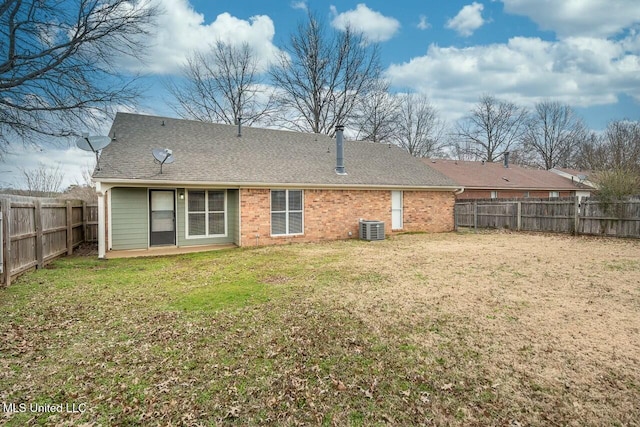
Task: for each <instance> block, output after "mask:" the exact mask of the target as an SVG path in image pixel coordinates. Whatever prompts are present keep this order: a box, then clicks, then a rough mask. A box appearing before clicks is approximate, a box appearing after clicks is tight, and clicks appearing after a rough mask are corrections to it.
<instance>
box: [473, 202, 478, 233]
mask: <svg viewBox="0 0 640 427" xmlns="http://www.w3.org/2000/svg"><path fill="white" fill-rule="evenodd" d="M473 229H474V230H476V231H477V230H478V202H476V201H474V202H473Z"/></svg>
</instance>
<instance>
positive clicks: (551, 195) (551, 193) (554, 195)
mask: <svg viewBox="0 0 640 427" xmlns="http://www.w3.org/2000/svg"><path fill="white" fill-rule="evenodd" d="M559 197H560V192H559V191H549V198H550V199H557V198H559Z"/></svg>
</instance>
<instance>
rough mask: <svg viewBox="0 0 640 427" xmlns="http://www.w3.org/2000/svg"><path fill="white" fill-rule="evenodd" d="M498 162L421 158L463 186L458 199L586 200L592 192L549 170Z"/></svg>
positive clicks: (507, 157)
mask: <svg viewBox="0 0 640 427" xmlns="http://www.w3.org/2000/svg"><path fill="white" fill-rule="evenodd" d="M508 159H509V156H508V155H507V156H505V161H504V162H500V163H491V162H477V161H462V160H441V159H424V162H425V163H426V164H428V165H429V166H431V167H432V168H433V169H436V170H437V171H439V172H441V173H442V174H444V175H446V176H447V177H449V178H451V179H452V180H453V181H454V182H456V183H458V184H459V185H461V186H464V192H463V193H461V194H458V195H457V198H458V199H514V198H527V197H531V198H537V199H546V198H557V197H573V196H579V197H589V195H590V194H591V192H592V191H593V190H594V188H593V187H591V186H589V185H587V184H586V183H585V182H579V181H578V180H571V179H569V178H566V177H564V176H561V175H558V174H556V173H553V172H551V171H547V170H540V169H529V168H525V167H522V166H518V165H513V164H509V160H508Z"/></svg>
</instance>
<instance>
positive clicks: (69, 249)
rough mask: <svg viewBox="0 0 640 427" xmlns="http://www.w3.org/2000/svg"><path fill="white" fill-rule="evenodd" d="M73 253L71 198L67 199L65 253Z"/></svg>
mask: <svg viewBox="0 0 640 427" xmlns="http://www.w3.org/2000/svg"><path fill="white" fill-rule="evenodd" d="M72 253H73V208H72V207H71V200H67V255H71V254H72Z"/></svg>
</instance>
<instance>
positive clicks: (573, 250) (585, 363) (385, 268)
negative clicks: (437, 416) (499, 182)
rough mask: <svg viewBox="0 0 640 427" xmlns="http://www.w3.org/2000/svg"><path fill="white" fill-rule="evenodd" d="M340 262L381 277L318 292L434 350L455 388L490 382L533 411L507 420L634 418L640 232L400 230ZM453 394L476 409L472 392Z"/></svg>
mask: <svg viewBox="0 0 640 427" xmlns="http://www.w3.org/2000/svg"><path fill="white" fill-rule="evenodd" d="M342 266H343V268H344V269H345V270H349V271H352V272H354V271H357V272H366V273H367V274H369V275H370V276H371V275H375V274H377V275H378V277H379V280H374V281H371V282H368V281H366V280H364V281H356V282H355V283H354V282H350V283H347V284H346V286H340V290H339V292H336V291H335V289H332V288H326V289H325V292H322V293H320V294H318V295H317V297H318V298H319V299H320V300H325V301H326V300H332V301H333V302H334V304H336V305H338V306H340V307H341V308H342V309H344V310H347V311H348V312H349V313H351V314H353V315H354V316H357V317H358V318H359V319H361V320H363V321H364V322H365V323H367V324H368V325H370V326H371V327H373V328H376V329H378V330H380V331H381V332H380V333H381V334H388V333H394V332H395V333H399V334H402V335H404V338H405V339H406V340H407V341H408V342H411V343H413V344H414V345H416V346H418V347H419V348H424V349H432V351H433V352H435V353H438V354H439V356H435V357H436V358H440V359H439V360H440V363H439V365H440V366H439V367H438V368H441V369H440V370H441V371H442V373H446V374H447V375H448V376H450V377H451V378H452V384H453V385H452V387H453V386H460V387H461V388H462V389H464V390H466V391H469V390H468V389H469V388H471V389H472V390H473V389H474V388H475V390H473V392H474V393H478V394H481V393H482V392H483V391H487V390H488V391H489V392H490V393H491V394H493V395H501V396H502V398H506V399H509V400H511V401H513V402H517V403H518V406H520V408H522V410H524V409H525V408H526V411H527V412H530V413H522V414H514V415H513V420H514V421H518V420H520V422H523V423H529V422H554V423H555V422H557V423H560V424H564V423H568V424H576V425H584V424H585V423H586V424H592V425H597V424H600V423H601V421H602V420H603V419H607V420H610V421H611V420H618V421H619V422H622V423H623V424H624V423H625V422H631V420H634V422H638V420H639V418H638V414H639V412H640V407H639V405H640V404H639V401H638V397H639V395H638V391H639V389H638V386H639V385H640V370H639V368H640V338H639V336H640V335H639V332H640V242H638V241H635V240H614V239H599V238H591V237H584V238H574V237H569V236H558V235H541V234H512V233H483V234H478V235H476V234H457V235H435V236H400V237H398V238H396V239H394V240H393V241H392V242H387V244H385V245H368V246H358V247H357V248H356V247H354V248H353V250H352V252H351V256H350V257H349V259H345V260H344V261H343V262H342ZM343 285H345V284H343ZM434 331H435V332H436V333H434ZM432 368H433V367H431V366H430V367H429V369H432ZM470 370H471V371H473V373H472V372H470ZM474 373H475V375H474ZM458 378H459V381H458V380H457V379H458ZM456 381H457V382H456ZM474 382H475V384H474ZM448 384H449V383H447V384H443V387H444V386H447V387H448ZM460 404H461V409H462V410H463V412H464V413H465V414H466V415H467V416H470V417H471V419H477V417H478V416H481V415H480V414H481V413H480V414H478V409H479V408H475V409H474V408H473V405H474V402H460ZM469 404H471V406H472V407H469V406H470V405H469ZM474 413H475V415H474ZM624 414H627V415H624ZM532 415H533V417H532ZM603 417H604V418H603ZM442 421H443V422H444V421H446V419H443V420H442ZM466 421H467V422H469V421H470V418H469V417H466ZM447 422H448V421H447ZM461 424H465V422H462V423H461Z"/></svg>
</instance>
